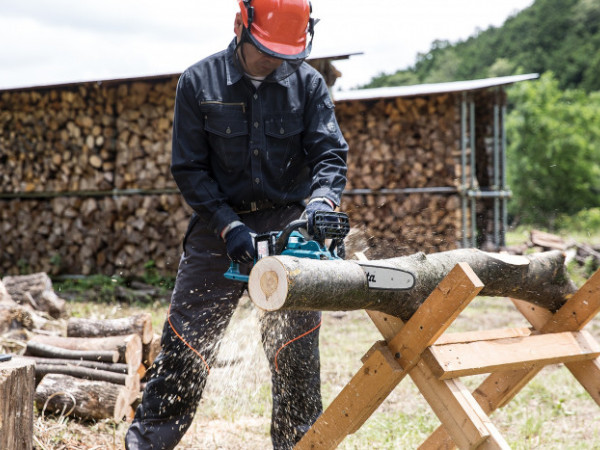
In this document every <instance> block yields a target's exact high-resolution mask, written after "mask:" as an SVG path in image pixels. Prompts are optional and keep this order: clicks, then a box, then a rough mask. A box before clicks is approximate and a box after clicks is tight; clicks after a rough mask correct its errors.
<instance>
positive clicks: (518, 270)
mask: <svg viewBox="0 0 600 450" xmlns="http://www.w3.org/2000/svg"><path fill="white" fill-rule="evenodd" d="M459 262H466V263H467V264H469V266H471V268H472V269H473V271H474V272H475V273H476V274H477V276H478V277H479V278H480V279H481V281H482V282H483V283H484V285H485V287H484V288H483V290H482V291H481V293H480V295H482V296H490V297H512V298H516V299H520V300H525V301H527V302H530V303H533V304H535V305H538V306H542V307H544V308H546V309H549V310H550V311H556V310H557V309H558V308H560V306H562V305H563V304H564V302H565V301H566V300H567V299H568V298H569V296H570V295H572V294H573V293H574V292H575V291H576V290H577V286H576V285H575V284H574V283H573V282H572V281H571V279H570V277H569V275H568V273H567V270H566V266H565V255H564V253H563V252H560V251H549V252H542V253H535V254H532V255H527V256H517V255H507V254H499V253H488V252H483V251H481V250H477V249H459V250H450V251H447V252H440V253H432V254H429V255H425V254H423V253H417V254H414V255H410V256H405V257H398V258H391V259H384V260H372V261H368V262H366V263H362V262H359V261H354V260H334V261H322V260H313V259H308V258H297V257H290V256H282V255H279V256H269V257H266V258H263V259H261V260H260V261H258V262H257V263H256V265H255V266H254V268H253V269H252V271H251V272H250V278H249V280H248V293H249V295H250V298H251V299H252V301H253V302H254V304H256V305H257V306H258V307H259V308H261V309H264V310H268V311H274V310H279V309H286V310H321V311H349V310H356V309H368V310H375V311H381V312H384V313H386V314H390V315H393V316H396V317H400V318H402V319H403V320H408V319H409V318H410V317H411V316H412V315H413V314H414V313H415V311H416V310H417V309H418V308H419V306H420V305H421V304H422V303H423V301H425V299H426V298H427V297H428V296H429V294H430V293H431V292H432V291H433V290H434V289H435V288H436V286H437V285H438V283H439V282H440V281H441V280H442V279H443V278H444V277H445V276H446V275H447V274H448V273H449V272H450V270H452V268H453V267H454V266H455V265H456V264H457V263H459ZM378 265H379V266H381V267H383V268H386V267H387V268H396V269H400V270H401V271H402V272H404V273H410V274H412V276H414V283H411V285H412V287H410V288H407V287H406V284H404V285H403V283H404V281H402V282H401V283H399V287H398V289H379V288H374V287H373V285H371V287H370V286H369V270H370V268H372V267H374V266H378Z"/></svg>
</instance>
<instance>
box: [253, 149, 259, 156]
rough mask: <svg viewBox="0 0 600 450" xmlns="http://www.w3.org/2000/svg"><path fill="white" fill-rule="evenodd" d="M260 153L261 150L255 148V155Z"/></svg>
mask: <svg viewBox="0 0 600 450" xmlns="http://www.w3.org/2000/svg"><path fill="white" fill-rule="evenodd" d="M259 153H260V151H259V150H258V149H257V148H255V149H254V156H258V154H259Z"/></svg>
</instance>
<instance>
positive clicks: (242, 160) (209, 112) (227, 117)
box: [200, 102, 249, 172]
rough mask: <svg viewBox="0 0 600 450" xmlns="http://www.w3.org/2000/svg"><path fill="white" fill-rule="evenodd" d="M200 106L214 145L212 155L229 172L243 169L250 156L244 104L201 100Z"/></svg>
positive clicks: (207, 131)
mask: <svg viewBox="0 0 600 450" xmlns="http://www.w3.org/2000/svg"><path fill="white" fill-rule="evenodd" d="M200 109H201V110H202V114H203V115H204V130H205V131H206V134H207V136H208V140H209V142H210V145H211V150H212V152H211V157H212V158H214V159H215V162H217V163H218V164H219V165H220V166H221V167H223V168H224V169H226V170H227V171H229V172H237V171H241V170H243V168H244V167H245V166H246V163H247V158H248V156H249V155H248V120H247V119H246V114H245V113H244V110H245V105H244V104H243V103H239V104H229V103H220V102H202V103H200Z"/></svg>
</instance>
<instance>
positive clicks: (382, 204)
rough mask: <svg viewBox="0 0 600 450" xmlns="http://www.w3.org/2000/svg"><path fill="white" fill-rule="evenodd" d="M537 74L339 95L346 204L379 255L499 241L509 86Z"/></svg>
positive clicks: (506, 192) (495, 245) (490, 245)
mask: <svg viewBox="0 0 600 450" xmlns="http://www.w3.org/2000/svg"><path fill="white" fill-rule="evenodd" d="M536 78H538V75H537V74H526V75H517V76H510V77H499V78H488V79H482V80H470V81H458V82H450V83H438V84H427V85H415V86H402V87H391V88H378V89H363V90H356V91H348V92H340V93H336V94H335V100H336V113H337V117H338V120H339V122H340V126H341V128H342V131H343V133H344V136H345V137H346V139H347V140H348V143H349V145H350V155H349V161H348V163H349V177H348V181H349V183H348V185H347V189H346V192H345V194H346V195H345V197H344V204H343V209H344V210H345V211H347V212H348V213H349V214H350V218H351V223H352V224H353V225H354V226H362V227H363V228H364V229H365V230H366V232H367V234H368V236H370V237H371V238H372V242H371V245H373V246H376V247H377V248H378V249H379V250H378V254H379V255H386V256H389V257H392V256H401V255H405V254H409V253H414V252H416V251H423V252H425V253H430V252H435V251H444V250H450V249H454V248H459V247H480V248H481V247H483V248H487V249H493V250H498V249H500V248H501V247H502V246H503V245H504V244H505V242H504V233H505V230H506V228H507V215H506V203H507V200H508V198H509V197H510V189H509V186H507V184H506V171H505V167H506V136H505V131H504V130H505V128H504V123H505V117H506V113H507V111H506V108H507V104H506V92H505V88H506V87H507V86H509V85H511V84H513V83H516V82H520V81H526V80H532V79H536Z"/></svg>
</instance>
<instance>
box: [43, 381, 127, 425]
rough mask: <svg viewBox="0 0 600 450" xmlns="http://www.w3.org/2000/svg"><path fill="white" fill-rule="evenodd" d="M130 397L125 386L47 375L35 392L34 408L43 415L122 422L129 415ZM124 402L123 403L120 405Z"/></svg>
mask: <svg viewBox="0 0 600 450" xmlns="http://www.w3.org/2000/svg"><path fill="white" fill-rule="evenodd" d="M131 397H132V393H130V392H128V389H127V388H126V387H124V386H121V385H118V384H114V383H109V382H106V381H89V380H83V379H80V378H75V377H71V376H68V375H60V374H49V375H46V376H45V377H44V378H43V379H42V381H41V382H40V384H38V386H37V388H36V391H35V404H36V406H37V408H38V410H39V411H41V412H42V413H44V414H48V413H56V414H67V413H69V412H70V411H71V409H72V414H73V415H74V416H77V417H80V418H82V419H86V420H102V419H109V418H114V419H115V420H121V419H122V418H123V416H125V415H127V413H128V412H129V410H128V407H129V405H131V403H130V402H129V403H128V399H129V398H131ZM123 400H125V401H123Z"/></svg>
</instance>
